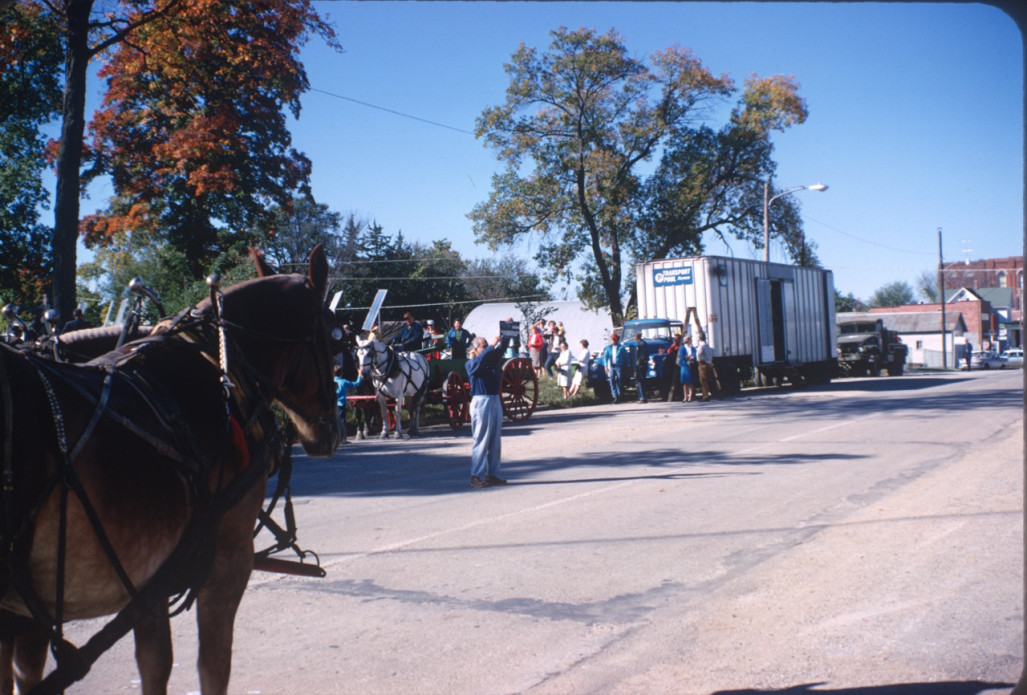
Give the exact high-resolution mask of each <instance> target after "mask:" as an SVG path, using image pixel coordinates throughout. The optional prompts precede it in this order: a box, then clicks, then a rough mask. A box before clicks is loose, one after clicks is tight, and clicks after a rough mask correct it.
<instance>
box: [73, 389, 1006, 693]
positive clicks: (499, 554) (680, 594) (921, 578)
mask: <svg viewBox="0 0 1027 695" xmlns="http://www.w3.org/2000/svg"><path fill="white" fill-rule="evenodd" d="M1022 408H1023V375H1022V373H1021V372H1020V371H1018V370H1017V371H1008V372H980V373H977V372H974V373H970V374H966V373H947V374H909V375H906V376H903V377H898V378H887V377H880V378H877V379H873V378H865V379H851V380H843V381H837V382H835V383H834V384H831V385H828V386H824V387H817V388H811V389H807V390H802V391H796V390H791V389H787V388H786V389H782V390H771V391H762V392H751V393H750V392H746V393H745V394H743V395H742V396H741V397H737V398H732V399H730V400H726V401H723V402H712V403H707V404H699V403H691V404H687V405H686V404H681V403H675V404H666V403H650V404H648V405H636V404H630V405H628V404H625V405H617V406H610V405H608V406H597V407H591V408H584V409H575V410H570V411H548V412H538V413H536V414H535V416H534V417H532V418H531V419H530V420H529V421H527V422H524V423H518V424H510V423H507V425H506V427H505V429H504V442H503V447H504V461H505V465H506V468H505V474H507V475H508V476H509V478H510V485H508V486H506V487H502V488H489V489H484V490H475V489H472V488H470V487H469V486H468V478H469V473H468V459H469V451H470V433H469V428H466V427H465V428H464V429H463V430H461V431H458V432H455V433H454V432H452V431H451V430H449V429H448V428H446V427H444V426H443V427H439V428H433V429H431V430H429V431H427V432H426V433H425V434H424V435H423V436H421V437H419V438H415V439H410V440H403V441H395V440H389V441H378V440H373V441H367V442H360V443H356V444H352V445H349V446H347V447H344V448H343V449H341V450H340V451H339V453H338V454H337V455H336V456H335V457H334V458H332V459H330V460H315V459H308V458H305V457H303V456H302V455H297V456H296V459H295V464H296V472H295V475H294V483H293V489H294V494H295V501H296V515H297V520H298V523H299V527H300V543H301V545H303V546H305V547H308V548H311V549H313V550H316V551H317V552H318V554H319V555H320V558H321V562H322V564H323V565H324V567H325V568H326V569H327V571H328V576H327V577H326V578H324V579H308V578H298V577H290V576H284V575H277V574H267V573H257V574H255V575H254V577H253V579H252V580H251V582H250V588H249V590H248V592H247V594H246V596H245V598H244V599H243V604H242V607H241V609H240V614H239V618H238V620H237V629H236V646H235V657H234V668H233V676H232V684H231V687H230V691H231V692H232V693H240V694H241V693H261V694H293V693H340V694H354V695H356V694H363V693H368V694H375V695H379V694H388V693H396V694H411V693H424V694H436V693H438V694H447V695H448V694H453V695H457V694H465V693H466V694H492V693H496V694H500V693H530V694H533V695H535V694H537V695H542V694H548V693H553V694H564V693H624V694H636V693H675V694H678V693H680V694H692V693H695V694H703V695H705V694H711V693H761V692H768V691H780V690H786V691H787V692H788V693H790V694H794V695H801V694H802V693H805V692H807V691H811V692H813V693H821V692H824V693H832V694H837V693H845V694H846V695H883V694H884V693H917V694H923V695H942V694H948V693H954V694H956V695H973V694H974V693H978V692H982V691H985V690H993V691H995V692H1003V691H1008V690H1009V689H1010V687H1011V685H1012V684H1013V683H1015V682H1016V680H1017V679H1018V677H1019V675H1020V671H1021V668H1022V666H1023V653H1024V650H1023V634H1024V613H1023V588H1022V587H1023V577H1022V574H1023V537H1022V529H1023V516H1022V515H1023V489H1022V486H1023V421H1022V420H1023V418H1022V413H1023V410H1022ZM98 625H99V623H97V622H96V621H90V622H85V623H80V624H77V625H75V626H74V627H73V628H72V629H71V630H70V631H69V637H71V638H72V639H73V641H84V639H85V638H86V637H87V636H88V634H91V631H92V630H95V629H96V628H97V626H98ZM173 628H174V633H175V644H176V662H177V663H176V667H175V670H174V673H173V675H172V681H171V692H172V693H176V694H177V693H192V692H196V691H197V690H198V685H197V678H196V673H195V668H194V667H193V663H194V662H195V654H196V645H195V642H196V639H195V627H194V619H193V617H192V616H191V615H189V614H187V615H184V616H180V617H178V618H176V619H175V621H174V623H173ZM136 679H137V675H136V672H135V665H134V662H133V659H132V649H131V642H130V640H123V641H122V643H120V644H118V645H117V646H116V647H115V648H114V649H112V650H111V651H110V652H108V654H106V655H105V656H104V657H103V658H102V659H101V660H100V661H99V662H98V663H97V664H96V665H95V666H94V668H93V672H92V673H91V674H90V675H89V676H88V677H87V678H86V679H85V680H84V681H82V682H81V683H79V684H77V685H75V686H74V687H73V688H71V689H70V690H69V691H68V692H69V693H83V694H84V693H121V692H133V691H137V690H138V682H137V680H136Z"/></svg>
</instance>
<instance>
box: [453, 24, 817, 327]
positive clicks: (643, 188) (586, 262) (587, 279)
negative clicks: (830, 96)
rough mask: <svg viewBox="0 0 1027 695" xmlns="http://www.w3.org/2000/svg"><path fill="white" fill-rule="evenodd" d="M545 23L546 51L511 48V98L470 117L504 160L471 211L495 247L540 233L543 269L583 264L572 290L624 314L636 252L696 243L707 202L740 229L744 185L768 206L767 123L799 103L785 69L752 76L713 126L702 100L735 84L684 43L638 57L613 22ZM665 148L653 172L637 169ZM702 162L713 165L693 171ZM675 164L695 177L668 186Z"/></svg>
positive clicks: (780, 120) (745, 214) (746, 197)
mask: <svg viewBox="0 0 1027 695" xmlns="http://www.w3.org/2000/svg"><path fill="white" fill-rule="evenodd" d="M551 35H552V37H553V40H552V43H551V45H550V50H549V52H548V53H544V54H539V53H538V52H537V51H536V50H535V49H532V48H528V47H525V46H524V45H522V46H521V47H520V48H519V49H518V51H517V52H516V53H514V55H513V57H512V61H511V63H510V64H508V65H507V66H506V71H507V74H508V75H509V76H510V85H509V87H508V88H507V92H506V101H505V103H504V104H503V105H501V106H496V107H491V108H489V109H486V110H485V111H484V112H483V114H482V115H481V116H480V117H479V119H478V122H477V131H476V132H477V135H478V137H481V138H483V139H484V141H485V144H486V146H489V147H491V148H493V149H494V150H495V151H496V154H497V157H498V158H499V159H500V161H503V162H505V164H506V168H505V170H504V171H503V172H501V173H499V174H497V175H496V176H494V177H493V181H492V191H491V193H490V195H489V198H488V200H486V201H485V202H483V203H480V204H479V205H477V206H476V207H475V208H474V209H473V210H472V212H471V213H470V215H469V217H470V218H471V220H472V221H473V222H474V229H475V233H476V236H477V238H478V239H479V241H484V242H486V243H488V244H489V245H490V247H491V248H497V247H498V246H500V245H509V244H513V243H516V242H517V241H519V240H520V239H522V238H525V237H526V236H528V235H536V236H537V239H538V252H537V254H536V259H537V260H538V261H539V263H540V265H541V266H542V267H543V268H549V269H551V270H550V271H549V272H547V277H548V278H555V276H557V275H561V274H562V275H565V276H566V275H569V274H571V273H572V272H573V269H575V268H578V269H579V270H578V275H577V281H578V294H579V297H580V298H582V299H583V300H584V301H586V302H587V303H588V304H589V305H591V306H599V305H602V306H607V307H609V308H610V312H611V314H612V315H613V316H614V320H615V321H619V320H621V319H622V318H623V316H624V310H625V307H624V303H623V301H622V299H621V295H622V292H623V291H624V290H625V285H626V282H625V281H626V280H627V279H628V278H629V277H630V272H625V270H624V269H625V266H627V264H628V263H630V261H632V260H645V259H648V258H652V257H654V256H653V255H652V254H653V253H654V252H655V251H657V250H658V249H660V248H666V249H689V248H691V249H696V248H698V245H699V244H700V243H701V242H700V241H699V239H698V235H699V234H701V232H702V231H703V230H702V229H701V227H702V225H700V224H698V223H697V220H700V219H702V218H703V215H710V214H714V215H718V216H719V218H718V217H714V219H715V220H717V219H719V221H718V222H717V223H716V224H717V225H719V226H720V227H721V228H723V229H729V228H730V229H732V230H733V231H735V233H738V231H737V230H734V227H733V226H734V225H736V224H738V225H739V227H738V229H742V230H744V229H746V227H745V225H744V224H742V222H743V218H746V219H750V222H749V225H750V226H751V217H752V215H753V214H754V212H753V209H754V205H755V202H756V200H755V198H753V195H752V194H753V192H754V191H756V190H757V187H760V188H758V190H759V192H760V198H759V201H760V206H757V207H756V208H755V209H762V208H761V205H762V188H761V186H762V182H763V181H764V180H766V179H767V178H768V177H769V176H770V174H771V173H772V167H771V166H770V164H771V163H770V159H769V153H770V147H769V142H768V137H769V133H770V131H771V130H775V129H780V128H783V127H787V126H788V125H791V124H793V123H799V122H802V121H803V120H804V119H805V117H806V111H805V104H804V103H803V102H802V100H801V99H799V98H798V97H797V95H796V85H795V84H794V83H793V82H792V81H791V80H789V79H787V78H769V79H759V78H753V79H752V80H750V82H749V83H747V88H746V91H745V93H744V94H743V97H742V101H741V104H740V105H739V106H738V107H737V108H736V109H735V111H734V112H733V114H732V119H731V123H730V124H729V126H728V127H727V128H726V129H725V131H723V132H721V133H715V132H713V131H712V130H708V129H707V130H704V129H703V128H702V127H701V126H702V124H701V120H702V117H703V116H705V115H706V113H707V110H706V109H705V107H706V106H707V105H709V104H712V103H714V102H715V101H717V100H719V99H722V98H726V97H728V96H730V95H731V94H732V93H733V92H734V87H733V83H732V82H731V80H730V79H729V78H728V77H726V76H720V77H717V76H715V75H713V74H712V73H711V72H710V71H709V70H708V69H707V68H706V67H704V66H703V65H702V63H701V62H700V61H699V60H698V58H696V57H695V56H694V55H693V54H692V53H691V52H690V51H688V50H686V49H683V48H680V47H676V46H675V47H671V48H669V49H666V50H664V51H660V52H657V53H655V54H653V55H652V56H651V57H650V59H649V65H646V64H645V63H643V62H642V61H639V60H636V59H634V58H632V57H630V56H629V54H628V52H627V50H626V49H625V47H624V45H623V43H622V39H621V37H620V36H619V35H618V34H617V33H616V32H615V31H612V30H611V31H609V32H607V33H606V34H603V35H597V34H596V33H595V32H594V31H592V30H589V29H579V30H576V31H570V30H568V29H566V28H563V27H562V28H560V29H558V30H556V31H554V32H552V34H551ZM663 151H666V152H667V155H666V156H665V158H664V160H663V165H662V168H661V169H660V171H659V172H658V173H657V174H654V175H652V177H651V179H650V180H648V181H647V179H646V178H645V177H644V176H643V174H642V173H641V171H640V170H641V169H642V168H643V165H644V164H645V163H646V162H648V161H650V160H651V159H652V158H653V157H655V156H656V155H658V154H660V153H661V152H663ZM529 160H530V162H531V169H530V170H529V167H528V165H527V163H526V162H527V161H529ZM702 164H705V166H707V167H708V168H709V171H708V172H704V178H702V179H699V178H695V177H694V174H695V172H696V168H697V167H698V166H700V165H702ZM680 172H691V173H690V176H692V177H693V178H691V179H689V180H688V181H684V182H680V183H679V182H678V181H676V180H675V181H674V186H673V189H672V190H670V191H666V192H665V193H662V192H661V191H660V188H661V186H660V184H661V183H662V184H666V183H667V182H668V181H669V180H670V179H671V178H672V177H674V176H676V175H678V174H680ZM674 195H676V196H677V198H674ZM720 218H722V219H720ZM682 223H687V224H686V225H685V226H684V227H682ZM702 224H704V225H705V224H708V221H707V220H703V222H702ZM715 226H716V225H715ZM710 228H712V227H710ZM654 240H655V245H654ZM628 267H630V266H628Z"/></svg>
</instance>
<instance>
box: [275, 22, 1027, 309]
mask: <svg viewBox="0 0 1027 695" xmlns="http://www.w3.org/2000/svg"><path fill="white" fill-rule="evenodd" d="M315 6H316V7H317V8H318V9H319V11H321V12H322V13H323V14H325V15H327V16H328V17H330V19H331V20H332V22H333V23H334V25H335V26H336V28H337V31H338V35H339V40H340V42H341V43H342V45H343V47H344V51H345V52H344V53H335V52H333V51H331V50H329V49H327V48H326V47H324V46H323V45H321V44H319V43H314V42H312V43H310V44H309V45H308V46H307V47H306V48H305V49H304V52H303V60H304V63H305V64H306V67H307V70H308V74H309V78H310V83H311V86H312V87H313V88H314V89H315V90H322V91H312V92H310V93H308V94H307V95H305V97H304V99H303V111H302V114H301V116H300V119H299V121H298V122H297V123H295V125H294V136H295V143H296V145H297V146H298V148H299V149H301V150H302V151H305V152H307V153H308V155H309V156H310V157H311V158H312V160H313V163H314V175H313V189H314V195H315V197H316V198H317V199H318V200H319V201H320V202H323V203H326V204H328V205H329V206H330V207H331V208H333V209H335V210H338V211H340V212H344V213H348V212H354V213H356V214H357V215H359V216H362V217H367V218H372V219H375V220H377V221H378V222H379V223H380V224H382V225H383V227H384V228H385V230H386V231H387V232H390V233H395V232H397V231H400V230H402V232H403V234H404V237H405V238H407V239H410V240H420V241H425V242H428V241H432V240H435V239H449V240H450V241H451V242H452V244H453V246H454V248H456V249H457V250H459V251H460V252H461V253H462V254H463V255H464V256H465V257H480V256H486V255H489V253H490V252H489V251H488V250H487V249H486V248H485V247H480V246H476V245H475V244H474V239H473V233H472V231H471V225H470V222H469V221H468V220H467V217H466V215H467V213H468V212H469V211H470V209H471V208H472V207H473V206H474V205H475V204H476V203H478V202H480V201H482V200H484V199H485V197H486V196H487V194H488V191H489V185H490V177H491V175H492V174H493V173H494V172H496V171H498V168H499V165H498V162H496V160H495V158H494V156H493V155H492V153H491V152H490V151H489V150H486V149H485V148H484V147H483V145H482V144H481V142H480V141H479V140H477V139H475V138H474V136H473V135H471V134H470V132H472V131H473V129H474V121H475V118H476V117H477V116H478V115H479V114H480V113H481V111H482V110H483V109H484V108H485V107H487V106H491V105H496V104H499V103H501V102H502V101H503V99H504V90H505V88H506V85H507V78H506V75H505V73H504V71H503V65H504V63H506V62H508V60H509V57H510V55H511V53H513V52H514V51H515V50H516V49H517V47H518V45H519V44H520V43H521V42H524V43H525V44H527V45H529V46H534V47H536V48H538V49H540V50H543V49H545V48H547V47H548V45H549V41H550V37H549V32H550V31H551V30H553V29H555V28H557V27H559V26H567V27H570V28H577V27H582V26H584V27H591V28H594V29H596V30H597V31H600V32H604V31H606V30H608V29H610V28H615V29H616V30H617V31H618V32H619V33H620V34H621V35H622V36H623V38H624V43H625V45H626V46H627V48H628V50H629V51H630V52H632V53H633V54H634V55H635V56H636V57H639V58H644V57H645V56H648V55H649V54H650V53H652V52H653V51H655V50H659V49H663V48H666V47H668V46H670V45H672V44H675V43H677V44H680V45H682V46H686V47H688V48H691V49H692V50H693V51H695V53H696V54H697V56H698V57H699V58H700V59H701V60H702V61H703V63H704V64H705V65H707V66H708V67H709V68H710V69H711V70H712V71H713V72H714V73H717V74H720V73H728V74H729V75H730V76H731V77H732V78H733V79H734V80H735V82H736V83H737V84H739V85H741V84H742V82H743V81H744V80H745V78H746V77H748V76H749V75H750V74H752V73H756V74H759V75H771V74H786V75H794V76H795V78H796V79H797V81H798V82H799V84H800V85H801V94H802V95H803V97H804V98H805V99H806V101H807V104H808V107H809V111H810V117H809V119H808V120H807V121H806V123H805V124H803V125H801V126H797V127H794V128H792V129H791V130H789V131H787V132H785V133H782V134H778V135H776V136H775V145H776V159H777V161H778V164H779V168H778V178H777V180H776V185H778V186H779V187H780V188H786V187H790V186H798V185H806V184H812V183H816V182H819V181H822V182H823V183H825V184H827V185H829V186H830V188H829V190H828V191H826V192H823V193H817V192H812V191H802V192H799V193H797V194H796V196H797V197H798V198H799V199H800V200H799V202H801V204H802V207H803V218H804V221H805V229H806V233H807V234H808V235H809V236H810V237H811V238H812V239H813V240H815V241H816V242H817V244H818V245H819V255H820V258H821V260H822V262H823V263H824V265H825V266H826V267H828V268H830V269H832V270H833V271H834V273H835V284H836V286H837V287H838V289H839V290H840V291H842V292H843V293H849V292H852V293H854V294H855V295H856V296H858V297H863V298H866V297H869V296H870V295H871V294H872V293H873V291H874V290H875V289H877V288H878V287H880V286H881V285H883V284H886V283H888V282H892V281H896V280H904V281H908V282H910V283H911V284H913V281H914V279H915V278H916V276H917V275H919V274H920V273H921V272H923V271H925V270H933V269H935V268H936V267H937V266H936V264H937V259H938V243H937V230H938V228H939V227H941V228H942V229H943V237H944V255H945V260H946V261H947V262H951V261H956V260H962V259H964V258H965V257H966V256H967V255H969V256H970V257H971V258H984V257H1004V256H1011V255H1019V254H1020V253H1022V238H1023V237H1022V234H1023V206H1022V200H1023V190H1024V182H1023V74H1022V65H1023V56H1022V41H1021V37H1020V34H1019V32H1018V30H1017V28H1016V25H1015V23H1014V22H1013V21H1012V20H1011V19H1010V18H1009V17H1008V16H1006V15H1005V14H1004V13H1002V12H1001V11H1000V10H998V9H996V8H993V7H989V6H985V5H977V4H875V3H852V4H849V3H840V4H835V3H823V4H792V3H661V2H652V3H648V2H641V3H639V2H572V3H559V2H556V3H548V2H547V3H541V2H525V3H520V2H500V3H491V2H467V3H459V2H440V3H436V2H359V3H355V2H317V3H315ZM323 92H330V93H332V94H336V95H340V96H342V97H345V99H340V98H337V97H335V96H330V95H328V94H324V93H323ZM349 100H357V101H360V102H365V103H367V104H373V105H375V106H377V107H380V108H379V109H375V108H371V107H369V106H365V105H361V104H358V103H354V102H353V101H349ZM726 106H727V104H726V105H725V107H726ZM381 109H389V110H392V111H396V112H400V113H403V114H409V115H411V116H416V117H417V118H420V119H425V120H427V121H432V122H434V123H438V124H443V125H445V126H449V127H441V126H439V125H432V124H430V123H425V122H423V121H420V120H415V119H413V118H406V117H403V116H400V115H396V114H393V113H390V112H388V111H384V110H381ZM461 131H466V132H461ZM967 249H969V250H970V251H969V252H965V250H967ZM515 251H516V252H517V253H518V254H521V255H530V254H531V253H532V251H533V249H532V243H531V242H530V241H529V242H528V243H526V244H524V245H521V246H519V247H517V248H516V249H515ZM707 253H710V254H725V255H732V254H733V255H735V256H738V257H747V258H748V257H752V258H762V252H761V251H756V250H755V249H753V248H751V247H748V246H747V245H745V244H743V243H742V242H740V241H734V242H732V243H731V248H730V249H728V248H726V247H725V246H724V244H723V243H721V242H720V241H718V240H714V239H711V240H709V241H708V243H707ZM771 259H772V260H779V261H783V260H785V258H784V255H783V251H782V249H781V248H780V247H777V246H773V245H772V248H771Z"/></svg>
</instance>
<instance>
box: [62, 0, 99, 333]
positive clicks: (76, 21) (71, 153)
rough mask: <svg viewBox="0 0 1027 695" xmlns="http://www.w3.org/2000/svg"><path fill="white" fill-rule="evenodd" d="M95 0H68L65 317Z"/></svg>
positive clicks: (71, 291)
mask: <svg viewBox="0 0 1027 695" xmlns="http://www.w3.org/2000/svg"><path fill="white" fill-rule="evenodd" d="M92 7H93V0H67V4H66V8H67V13H68V24H67V33H66V35H65V41H67V47H66V54H65V55H66V57H65V61H64V106H63V111H62V115H61V116H62V124H61V144H60V149H59V150H58V153H57V195H56V201H55V204H54V230H53V246H52V250H53V265H54V270H53V272H54V277H53V304H54V307H55V308H56V309H57V310H58V311H59V312H60V314H61V318H62V320H67V319H69V318H71V312H72V311H73V310H74V308H75V271H76V266H77V258H76V255H77V244H78V221H79V220H78V218H79V189H80V187H81V180H80V179H81V168H82V141H83V138H84V134H85V129H86V120H85V110H86V73H87V69H88V67H89V59H90V52H89V13H90V11H91V10H92Z"/></svg>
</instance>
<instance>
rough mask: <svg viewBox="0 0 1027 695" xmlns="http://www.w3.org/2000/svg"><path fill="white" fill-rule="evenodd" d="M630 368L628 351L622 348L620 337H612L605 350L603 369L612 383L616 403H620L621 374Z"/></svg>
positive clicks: (614, 335)
mask: <svg viewBox="0 0 1027 695" xmlns="http://www.w3.org/2000/svg"><path fill="white" fill-rule="evenodd" d="M627 366H628V351H627V350H625V349H624V348H623V347H621V344H620V336H619V335H618V334H616V333H614V334H613V335H611V336H610V344H609V345H607V346H606V348H605V349H604V350H603V368H604V369H605V370H606V378H607V379H608V380H609V382H610V395H611V396H613V402H614V403H620V395H621V373H622V371H623V370H624V369H626V368H627Z"/></svg>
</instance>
